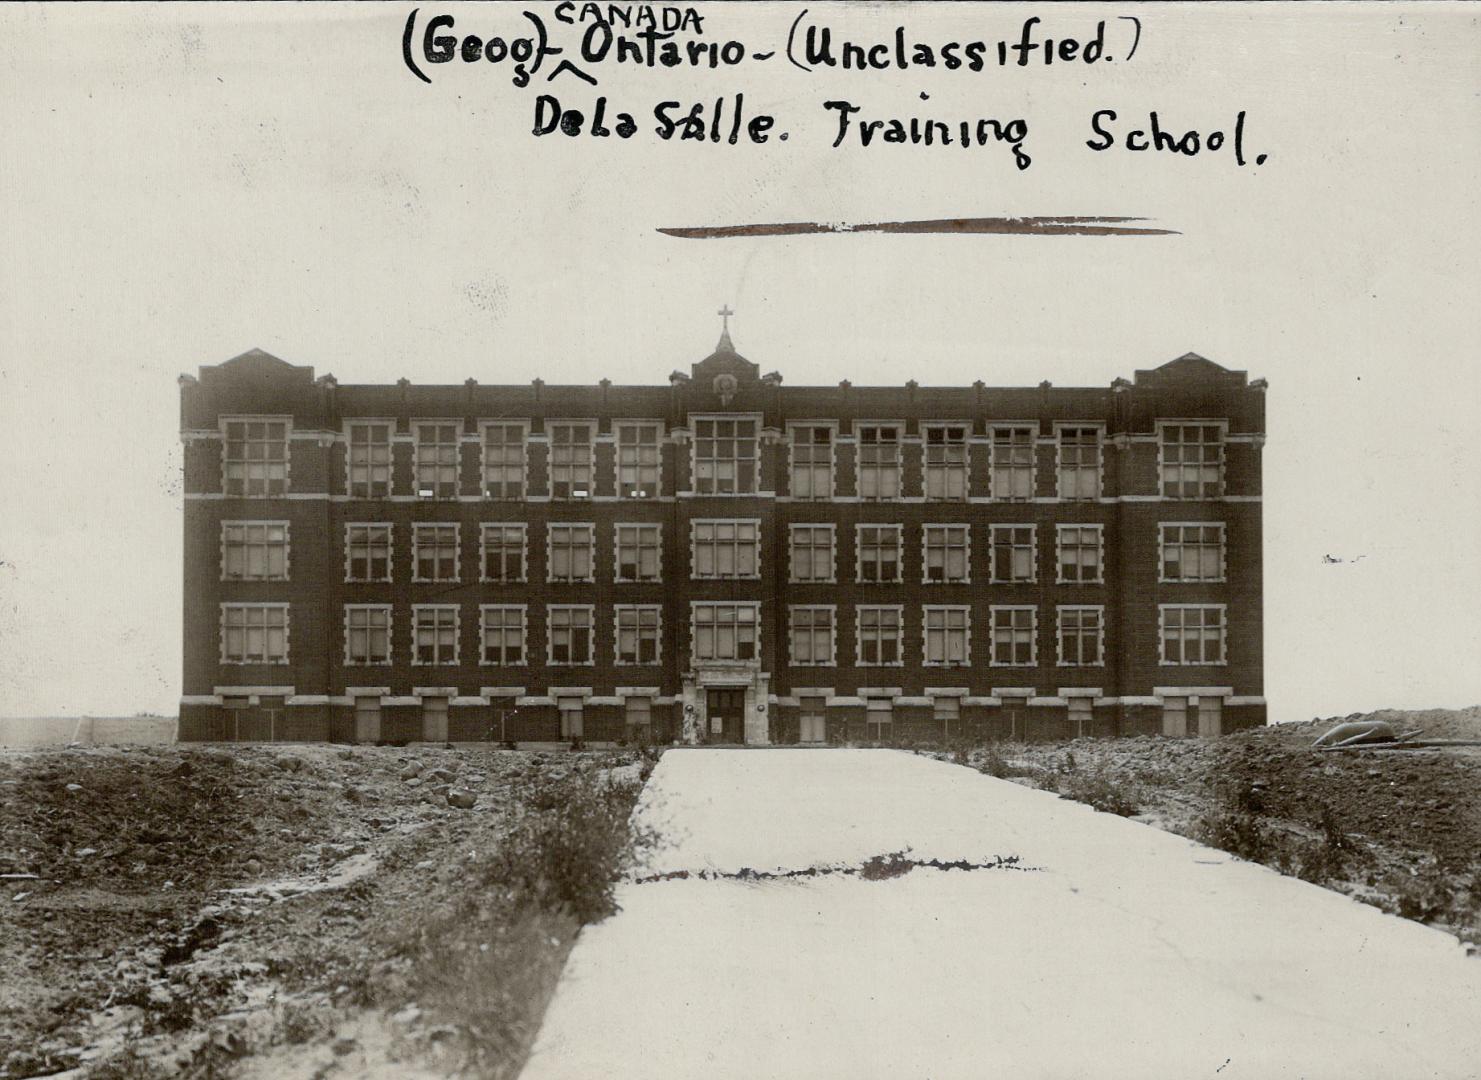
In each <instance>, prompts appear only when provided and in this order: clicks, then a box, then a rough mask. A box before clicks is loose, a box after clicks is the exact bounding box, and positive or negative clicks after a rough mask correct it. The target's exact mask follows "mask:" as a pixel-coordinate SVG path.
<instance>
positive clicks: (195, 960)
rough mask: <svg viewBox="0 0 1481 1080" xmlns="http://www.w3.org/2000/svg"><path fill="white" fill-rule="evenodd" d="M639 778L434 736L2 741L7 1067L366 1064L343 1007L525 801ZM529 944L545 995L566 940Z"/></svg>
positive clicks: (365, 992) (0, 842)
mask: <svg viewBox="0 0 1481 1080" xmlns="http://www.w3.org/2000/svg"><path fill="white" fill-rule="evenodd" d="M648 767H649V768H651V765H649V766H648ZM636 771H637V770H636V763H635V761H634V756H633V755H632V754H609V753H596V752H593V753H570V752H558V753H527V752H518V751H504V750H491V749H490V750H466V751H459V750H451V749H443V748H434V747H413V748H399V749H397V748H374V747H365V748H360V747H356V748H346V747H331V746H322V745H308V746H288V745H278V746H248V747H232V748H223V747H169V748H154V747H150V748H134V749H118V748H104V747H95V748H69V749H67V750H60V751H58V750H41V751H24V752H6V753H0V820H3V821H4V822H5V828H4V830H3V831H0V874H3V875H4V877H3V878H0V909H3V911H4V918H3V919H0V956H4V958H5V959H4V961H3V963H4V965H5V976H4V978H3V979H0V1077H21V1076H34V1075H43V1074H52V1073H56V1072H57V1071H58V1070H61V1069H68V1068H77V1067H79V1066H86V1065H87V1064H88V1063H89V1062H92V1063H95V1064H94V1066H93V1067H94V1069H98V1068H100V1067H99V1066H98V1065H97V1064H96V1063H100V1062H106V1061H108V1060H110V1059H115V1058H117V1056H118V1055H119V1054H120V1053H125V1054H132V1053H133V1052H134V1051H132V1050H128V1049H126V1048H127V1047H135V1048H137V1047H146V1048H148V1047H152V1049H150V1050H149V1053H151V1054H153V1055H154V1057H153V1058H151V1059H150V1060H149V1061H143V1060H141V1061H139V1062H135V1063H133V1064H129V1065H127V1067H125V1068H123V1069H122V1071H118V1070H115V1071H114V1072H110V1071H109V1069H111V1068H113V1066H102V1067H101V1071H98V1075H99V1076H100V1077H108V1076H111V1075H121V1076H129V1077H131V1078H133V1077H141V1078H142V1077H154V1076H161V1077H162V1076H172V1075H225V1074H226V1073H227V1072H228V1071H230V1070H237V1069H239V1067H240V1066H242V1065H243V1064H245V1063H246V1061H247V1060H249V1058H256V1057H260V1056H261V1054H263V1053H264V1052H265V1050H266V1048H271V1047H274V1046H278V1047H291V1048H292V1049H294V1050H295V1051H299V1052H301V1053H302V1054H303V1055H306V1056H305V1061H308V1060H309V1058H310V1057H313V1055H314V1054H317V1057H313V1062H312V1064H311V1066H310V1065H305V1070H306V1071H304V1073H303V1075H310V1074H319V1075H329V1073H330V1072H333V1071H334V1069H330V1070H329V1072H325V1071H324V1070H325V1067H326V1065H333V1066H335V1068H337V1069H338V1070H339V1072H340V1073H341V1074H342V1075H350V1074H352V1073H353V1072H354V1070H355V1069H356V1068H360V1067H367V1068H368V1065H366V1061H367V1057H366V1054H367V1053H368V1052H369V1051H368V1050H367V1049H366V1048H365V1047H362V1048H361V1050H360V1051H358V1052H357V1054H358V1056H357V1054H351V1053H349V1052H348V1051H347V1050H346V1049H345V1046H346V1044H345V1043H344V1042H343V1040H344V1039H345V1038H346V1037H347V1036H346V1035H345V1034H344V1032H345V1031H351V1032H359V1033H360V1034H359V1036H357V1037H359V1038H361V1039H362V1040H366V1039H370V1038H371V1037H372V1033H373V1032H376V1031H379V1030H380V1029H382V1028H384V1027H385V1025H384V1024H381V1023H379V1022H378V1021H377V1022H374V1023H366V1022H360V1021H357V1020H356V1018H355V1010H356V1009H357V1008H358V1009H362V1010H363V1009H364V1008H367V1007H369V1006H370V1005H371V1004H375V1005H376V1006H377V1007H380V1006H383V1005H384V1004H385V1003H386V1002H387V1001H388V1000H395V995H396V994H397V993H400V992H402V991H403V990H406V989H407V988H408V987H410V986H411V985H412V976H413V975H415V973H416V972H417V970H418V963H419V961H420V960H421V959H423V958H422V957H420V956H419V954H418V952H417V949H418V947H419V946H418V944H417V942H416V937H415V934H413V933H411V931H413V930H415V928H416V926H417V920H418V918H419V914H418V913H421V915H422V916H425V915H426V913H428V912H430V911H432V910H433V909H434V908H436V907H437V905H438V904H440V903H442V902H443V901H445V900H446V899H447V898H450V897H462V896H466V895H467V894H468V892H469V890H470V889H472V888H473V887H474V884H475V882H476V881H477V879H478V874H479V872H480V871H479V870H478V868H479V867H480V866H482V865H486V864H487V861H488V860H489V859H491V858H492V857H493V856H494V854H495V853H497V852H498V851H499V849H500V845H501V843H502V842H503V839H504V838H505V836H506V835H507V834H508V832H509V830H510V828H511V823H513V822H515V821H517V820H519V818H520V815H521V814H522V813H524V812H525V811H527V810H530V809H531V808H533V807H549V806H551V805H552V804H553V803H555V802H557V801H558V800H559V798H560V797H561V796H560V795H558V794H556V793H568V792H570V791H572V790H573V789H572V788H571V785H572V784H573V783H577V782H579V783H580V784H584V785H587V786H588V787H589V786H590V785H592V784H596V783H598V782H599V781H601V782H605V780H604V778H606V777H609V776H614V775H615V776H617V777H621V776H626V775H629V774H634V773H636ZM644 775H646V773H645V774H644ZM633 778H634V779H636V776H634V777H633ZM551 925H557V924H551ZM559 925H565V924H559ZM568 934H574V928H572V929H570V930H569V931H568ZM408 943H409V944H408ZM537 944H538V946H539V948H540V950H542V951H541V952H540V953H539V955H536V956H534V957H533V958H532V965H533V966H535V967H538V969H539V971H540V979H541V980H543V981H542V982H540V983H539V984H538V985H537V987H536V990H537V991H538V990H539V988H540V987H543V986H544V985H545V983H550V984H552V985H553V979H554V977H555V975H556V974H557V973H558V972H559V967H560V963H561V962H562V961H563V959H564V955H565V950H566V949H568V948H569V945H570V942H569V940H561V935H559V934H556V933H551V934H548V935H542V936H540V937H539V938H538V941H537ZM437 1024H438V1019H437V1017H436V1016H435V1015H433V1014H432V1013H431V1010H428V1015H427V1016H425V1017H424V1018H423V1019H422V1020H421V1021H419V1022H418V1023H411V1022H408V1023H406V1024H404V1025H402V1026H401V1028H399V1029H398V1030H399V1031H401V1032H402V1033H403V1036H404V1037H402V1041H403V1042H405V1041H407V1040H413V1041H414V1040H415V1039H416V1038H418V1037H420V1036H419V1035H418V1033H419V1032H421V1033H425V1031H426V1030H431V1029H435V1028H436V1026H437ZM377 1038H379V1037H378V1036H377ZM335 1040H341V1042H340V1050H338V1051H337V1050H335V1049H334V1044H335ZM383 1041H384V1040H382V1042H383ZM373 1049H374V1053H378V1054H381V1055H382V1056H383V1055H384V1054H386V1053H389V1052H391V1050H390V1048H389V1046H388V1045H379V1044H377V1046H376V1047H375V1048H373ZM341 1051H343V1052H341ZM398 1052H400V1051H398ZM161 1054H163V1055H165V1056H164V1057H160V1056H159V1055H161ZM372 1056H374V1054H372ZM356 1061H358V1062H360V1065H358V1066H357V1065H354V1064H352V1063H353V1062H356ZM284 1069H285V1070H286V1071H285V1072H284V1073H283V1074H284V1075H293V1074H295V1070H293V1069H291V1068H288V1067H287V1066H284ZM408 1074H409V1073H408Z"/></svg>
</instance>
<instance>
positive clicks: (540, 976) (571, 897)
mask: <svg viewBox="0 0 1481 1080" xmlns="http://www.w3.org/2000/svg"><path fill="white" fill-rule="evenodd" d="M641 790H642V785H641V784H640V783H631V782H629V783H601V782H598V781H597V780H596V778H595V777H594V776H592V775H591V774H587V773H575V774H573V775H571V776H569V777H567V778H565V779H562V780H560V781H557V782H554V783H551V784H547V785H545V786H543V787H541V788H540V789H539V790H538V791H536V792H535V793H534V795H533V797H532V798H531V799H530V801H529V802H528V803H527V804H526V806H525V807H524V809H523V811H522V812H521V813H520V815H519V816H518V818H516V820H515V821H514V823H513V826H512V827H511V829H510V830H509V833H508V834H507V836H506V837H505V838H504V841H503V843H502V844H501V845H500V847H499V849H498V850H497V851H496V852H495V853H494V854H493V855H492V857H490V858H487V859H484V860H479V861H477V862H474V863H471V864H470V865H469V867H468V873H469V877H470V888H468V889H466V890H465V891H464V892H463V893H462V894H461V895H460V896H459V897H458V898H456V900H454V901H452V902H449V903H447V904H444V905H443V906H442V907H440V908H439V909H436V910H435V911H433V912H432V913H430V915H429V916H426V917H424V918H422V919H420V920H419V925H418V926H417V927H416V929H415V930H413V931H412V932H411V934H410V935H409V937H408V939H406V940H403V941H402V942H401V943H400V947H399V949H398V950H397V951H398V952H400V953H401V954H402V955H404V956H406V957H408V958H409V959H410V961H411V967H410V970H409V971H408V972H407V974H406V991H407V995H406V996H409V997H410V998H411V999H412V1000H414V1001H415V1002H416V1003H417V1005H418V1007H419V1009H420V1010H421V1011H422V1013H424V1014H425V1015H427V1016H428V1018H429V1020H430V1021H431V1022H432V1023H434V1024H435V1025H437V1029H438V1030H439V1032H440V1033H441V1034H442V1037H441V1038H440V1039H439V1040H438V1042H437V1043H436V1045H435V1046H434V1047H431V1048H430V1053H431V1054H432V1056H434V1057H435V1058H436V1059H437V1060H438V1062H439V1064H441V1065H443V1066H444V1067H447V1068H449V1069H450V1070H451V1071H453V1072H457V1073H464V1074H471V1075H477V1076H482V1077H492V1078H496V1080H497V1078H503V1077H513V1076H516V1075H518V1073H519V1070H520V1068H521V1067H522V1066H523V1064H524V1061H525V1058H526V1056H527V1055H528V1053H529V1048H530V1045H531V1044H532V1042H533V1041H534V1038H535V1033H536V1032H537V1030H538V1029H539V1025H540V1020H541V1018H542V1017H543V1015H544V1013H545V1007H546V1005H547V1003H548V1002H549V999H550V995H551V994H552V993H553V992H554V990H555V984H556V982H557V980H558V978H559V976H560V972H561V968H562V967H563V966H564V964H565V959H566V954H567V953H568V952H569V950H570V947H571V944H572V942H573V941H574V939H575V937H576V934H577V931H579V930H580V928H581V927H582V926H585V925H587V924H589V923H593V922H599V921H601V920H602V919H604V918H606V917H607V916H609V915H612V914H614V913H615V912H616V911H617V903H616V899H615V891H616V883H617V880H618V878H619V877H620V876H621V874H622V873H623V872H624V871H626V870H627V869H628V868H629V867H630V866H631V865H632V862H633V860H634V859H635V857H636V855H637V853H638V852H639V851H640V850H641V849H642V848H643V847H645V846H646V845H648V844H649V843H651V842H652V836H651V835H650V834H647V833H645V832H643V831H640V830H639V831H635V829H634V827H633V825H632V822H631V814H632V809H633V805H634V804H635V802H636V801H637V797H638V794H639V792H640V791H641Z"/></svg>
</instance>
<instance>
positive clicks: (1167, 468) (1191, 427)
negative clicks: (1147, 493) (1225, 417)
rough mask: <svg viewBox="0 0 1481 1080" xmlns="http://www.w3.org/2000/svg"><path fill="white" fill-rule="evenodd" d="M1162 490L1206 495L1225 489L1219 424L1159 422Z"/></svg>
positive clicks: (1188, 496) (1169, 495)
mask: <svg viewBox="0 0 1481 1080" xmlns="http://www.w3.org/2000/svg"><path fill="white" fill-rule="evenodd" d="M1159 429H1160V432H1161V436H1162V439H1161V443H1160V446H1159V449H1160V451H1161V457H1160V460H1161V464H1162V494H1163V495H1164V496H1165V497H1166V498H1169V499H1209V498H1215V497H1217V496H1219V495H1222V494H1223V493H1224V429H1223V427H1222V426H1220V425H1218V424H1161V425H1159Z"/></svg>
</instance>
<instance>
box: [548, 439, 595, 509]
mask: <svg viewBox="0 0 1481 1080" xmlns="http://www.w3.org/2000/svg"><path fill="white" fill-rule="evenodd" d="M593 427H594V425H593V424H591V423H589V422H588V423H579V424H578V423H569V422H565V423H563V422H556V423H553V424H551V425H550V495H551V497H552V498H555V499H585V498H588V497H589V496H590V495H591V475H592V428H593Z"/></svg>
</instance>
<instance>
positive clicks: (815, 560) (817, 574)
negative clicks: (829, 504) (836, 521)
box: [787, 525, 833, 581]
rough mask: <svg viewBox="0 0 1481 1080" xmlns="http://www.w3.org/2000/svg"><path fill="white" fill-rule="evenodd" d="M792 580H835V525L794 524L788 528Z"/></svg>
mask: <svg viewBox="0 0 1481 1080" xmlns="http://www.w3.org/2000/svg"><path fill="white" fill-rule="evenodd" d="M787 535H788V539H789V546H790V549H791V550H790V559H789V563H790V566H791V580H792V581H832V580H833V526H832V525H793V526H791V527H790V528H789V530H788V534H787Z"/></svg>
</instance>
